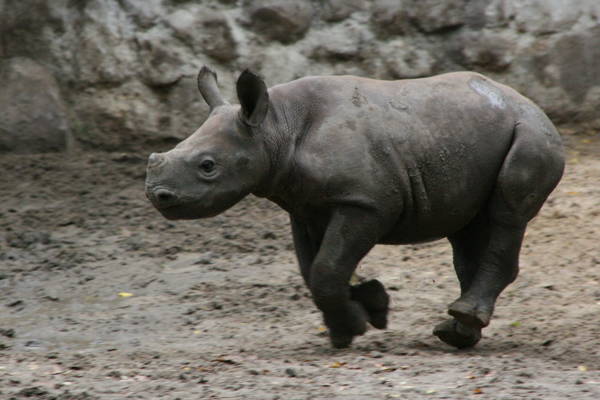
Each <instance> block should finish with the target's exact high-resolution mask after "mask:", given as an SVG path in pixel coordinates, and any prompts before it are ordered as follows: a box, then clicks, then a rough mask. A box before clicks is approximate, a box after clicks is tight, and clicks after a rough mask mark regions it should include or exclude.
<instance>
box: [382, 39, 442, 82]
mask: <svg viewBox="0 0 600 400" xmlns="http://www.w3.org/2000/svg"><path fill="white" fill-rule="evenodd" d="M379 56H380V57H381V60H382V61H383V65H384V70H383V71H382V74H384V75H385V77H386V78H388V79H406V78H418V77H423V76H427V75H431V73H432V72H433V70H434V65H435V59H434V58H433V56H432V55H431V53H430V52H428V51H427V50H425V49H422V48H419V47H417V46H415V45H411V44H409V43H407V42H406V41H404V40H402V39H397V40H393V41H391V42H388V43H387V44H386V45H385V46H382V47H381V48H380V50H379Z"/></svg>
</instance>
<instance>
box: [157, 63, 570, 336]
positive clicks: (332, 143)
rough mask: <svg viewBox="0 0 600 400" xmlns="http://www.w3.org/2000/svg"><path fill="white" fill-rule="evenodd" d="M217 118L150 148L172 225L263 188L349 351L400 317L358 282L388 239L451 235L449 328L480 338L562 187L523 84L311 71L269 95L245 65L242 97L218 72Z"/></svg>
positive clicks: (209, 88) (443, 331)
mask: <svg viewBox="0 0 600 400" xmlns="http://www.w3.org/2000/svg"><path fill="white" fill-rule="evenodd" d="M198 87H199V89H200V93H201V94H202V96H203V97H204V99H205V100H206V102H207V103H208V105H209V107H210V115H209V117H208V119H207V120H206V122H204V124H203V125H202V126H201V127H200V128H198V130H197V131H196V132H194V133H193V134H192V135H191V136H190V137H188V138H187V139H185V140H184V141H182V142H181V143H179V144H178V145H177V146H176V147H175V148H174V149H172V150H170V151H168V152H166V153H161V154H156V153H154V154H151V155H150V158H149V160H148V169H147V178H146V193H147V196H148V198H149V199H150V200H151V201H152V204H153V205H154V206H155V207H156V208H157V209H158V210H159V211H160V212H161V213H162V215H163V216H165V217H166V218H168V219H194V218H206V217H212V216H215V215H217V214H219V213H221V212H223V211H225V210H227V209H228V208H230V207H231V206H233V205H234V204H236V203H237V202H238V201H240V200H241V199H242V198H244V196H246V195H248V194H249V193H253V194H254V195H256V196H259V197H266V198H267V199H269V200H271V201H273V202H275V203H277V204H278V205H279V206H280V207H281V208H283V209H284V210H285V211H287V212H288V213H289V215H290V220H291V227H292V235H293V239H294V245H295V248H296V254H297V257H298V262H299V264H300V271H301V273H302V277H303V278H304V281H305V283H306V285H307V286H308V288H309V289H310V292H311V294H312V298H313V300H314V302H315V304H316V305H317V307H318V308H319V309H320V310H321V311H322V313H323V317H324V321H325V324H326V325H327V327H328V329H329V335H330V339H331V343H332V344H333V346H334V347H338V348H341V347H347V346H349V345H350V344H351V342H352V339H353V338H354V337H355V336H357V335H362V334H363V333H364V332H365V331H366V329H367V322H368V323H370V324H371V325H373V326H374V327H376V328H379V329H383V328H385V327H386V325H387V313H388V305H389V297H388V295H387V293H386V291H385V289H384V287H383V285H382V284H381V283H380V282H379V281H377V280H370V281H367V282H363V283H362V284H358V285H355V286H351V285H350V284H349V281H350V277H351V276H352V274H353V271H354V270H355V268H356V266H357V264H358V263H359V261H360V260H361V259H362V258H363V257H364V256H365V255H366V254H367V253H368V252H369V250H371V249H372V248H373V246H375V245H376V244H378V243H382V244H408V243H420V242H426V241H432V240H437V239H440V238H444V237H445V238H448V240H449V241H450V243H451V245H452V249H453V252H454V268H455V270H456V274H457V275H458V280H459V281H460V296H459V297H458V299H457V300H456V301H454V302H453V303H452V304H450V306H449V307H448V314H450V316H451V318H450V319H448V320H447V321H445V322H442V323H441V324H439V325H437V326H436V327H435V329H434V334H435V335H437V336H438V337H439V338H440V339H441V340H443V341H444V342H446V343H448V344H450V345H452V346H456V347H459V348H460V347H469V346H473V345H475V344H476V343H477V342H478V341H479V339H480V338H481V329H482V328H483V327H485V326H487V325H488V324H489V322H490V318H491V316H492V312H493V311H494V304H495V302H496V298H497V297H498V295H499V294H500V292H502V290H503V289H504V288H506V286H507V285H508V284H509V283H511V282H512V281H513V280H514V279H515V278H516V276H517V273H518V270H519V267H518V262H519V251H520V247H521V242H522V240H523V235H524V233H525V228H526V226H527V223H528V222H529V221H530V220H531V219H532V218H533V217H534V216H535V215H536V214H537V212H538V211H539V210H540V208H541V207H542V204H543V203H544V201H545V200H546V198H547V197H548V195H549V193H550V192H551V191H552V190H553V189H554V187H555V186H556V184H557V183H558V181H559V180H560V178H561V176H562V173H563V167H564V159H563V150H562V145H561V139H560V136H559V134H558V133H557V131H556V129H555V128H554V126H553V125H552V123H551V122H550V120H549V119H548V118H547V117H546V115H545V114H544V113H543V112H542V111H541V110H540V109H539V108H538V107H537V106H536V105H535V104H534V103H532V102H531V101H530V100H528V99H527V98H525V97H523V96H521V95H520V94H519V93H517V92H516V91H514V90H512V89H511V88H509V87H506V86H504V85H501V84H499V83H497V82H494V81H492V80H491V79H489V78H486V77H485V76H482V75H480V74H477V73H472V72H455V73H448V74H443V75H438V76H433V77H430V78H423V79H407V80H398V81H381V80H374V79H366V78H359V77H355V76H312V77H306V78H302V79H298V80H295V81H293V82H289V83H285V84H281V85H277V86H274V87H272V88H270V89H267V87H266V86H265V83H264V81H263V80H262V79H261V78H260V77H258V76H257V75H255V74H253V73H252V72H250V71H244V72H242V74H241V75H240V76H239V79H238V81H237V86H236V88H237V96H238V99H239V102H240V104H239V105H231V104H229V103H228V102H227V101H225V100H224V99H223V97H222V95H221V94H220V93H219V90H218V88H217V81H216V74H215V73H214V72H213V71H211V70H210V69H208V68H206V67H204V68H202V69H201V70H200V73H199V75H198Z"/></svg>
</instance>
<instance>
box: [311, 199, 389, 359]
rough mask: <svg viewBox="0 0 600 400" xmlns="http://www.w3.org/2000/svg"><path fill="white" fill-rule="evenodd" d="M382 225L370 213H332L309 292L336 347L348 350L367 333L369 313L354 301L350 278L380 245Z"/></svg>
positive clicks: (346, 210)
mask: <svg viewBox="0 0 600 400" xmlns="http://www.w3.org/2000/svg"><path fill="white" fill-rule="evenodd" d="M381 225H382V224H381V222H380V221H379V220H378V218H377V217H376V216H375V215H374V214H373V213H371V212H368V211H365V210H362V209H358V208H353V207H347V208H340V209H337V210H335V211H334V212H333V214H332V217H331V219H330V221H329V224H328V226H327V229H326V231H325V235H324V237H323V241H322V243H321V247H320V248H319V251H318V253H317V255H316V257H315V260H314V262H313V265H312V268H311V274H310V290H311V293H312V296H313V300H314V302H315V304H316V305H317V307H318V308H319V309H320V310H321V311H322V312H323V318H324V320H325V325H327V327H328V328H329V335H330V339H331V343H332V345H333V346H334V347H337V348H343V347H348V346H349V345H350V344H351V343H352V339H353V338H354V336H357V335H362V334H364V333H365V332H366V330H367V325H366V323H367V321H368V320H369V313H368V310H367V309H366V308H365V307H364V306H363V304H362V303H361V302H359V301H355V300H353V299H352V296H351V290H350V285H349V280H350V277H351V276H352V273H353V272H354V270H355V269H356V266H357V265H358V262H359V261H360V260H361V259H362V258H363V257H364V256H365V255H366V254H367V253H368V252H369V250H371V249H372V248H373V246H374V245H375V244H376V243H377V239H378V237H379V232H380V229H381Z"/></svg>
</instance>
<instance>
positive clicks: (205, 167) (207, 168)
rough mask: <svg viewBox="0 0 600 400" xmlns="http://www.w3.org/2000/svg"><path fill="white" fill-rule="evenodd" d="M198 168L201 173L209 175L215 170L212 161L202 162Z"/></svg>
mask: <svg viewBox="0 0 600 400" xmlns="http://www.w3.org/2000/svg"><path fill="white" fill-rule="evenodd" d="M200 168H201V169H202V171H203V172H205V173H207V174H209V173H211V172H213V171H214V170H215V162H214V161H213V160H204V161H202V162H201V163H200Z"/></svg>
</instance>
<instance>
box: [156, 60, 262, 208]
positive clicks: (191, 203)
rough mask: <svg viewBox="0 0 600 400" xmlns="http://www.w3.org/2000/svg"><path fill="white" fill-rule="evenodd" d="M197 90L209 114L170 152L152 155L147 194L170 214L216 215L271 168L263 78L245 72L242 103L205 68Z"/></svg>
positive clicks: (241, 82)
mask: <svg viewBox="0 0 600 400" xmlns="http://www.w3.org/2000/svg"><path fill="white" fill-rule="evenodd" d="M198 89H199V90H200V93H201V94H202V97H203V98H204V100H205V101H206V103H207V104H208V106H209V107H210V114H209V116H208V119H207V120H206V121H205V122H204V124H202V126H200V128H198V129H197V130H196V131H195V132H194V133H193V134H192V135H190V136H189V137H188V138H187V139H185V140H183V141H182V142H180V143H179V144H177V145H176V146H175V147H174V148H173V149H171V150H170V151H167V152H165V153H152V154H151V155H150V157H149V158H148V166H147V171H146V196H147V197H148V199H149V200H150V201H151V202H152V204H153V205H154V207H156V208H157V209H158V210H159V211H160V213H161V214H162V215H163V216H165V217H166V218H168V219H196V218H205V217H212V216H215V215H217V214H219V213H221V212H223V211H225V210H227V209H228V208H230V207H231V206H233V205H234V204H235V203H237V202H238V201H240V200H241V199H242V198H244V197H245V196H246V195H248V194H249V193H251V192H252V191H253V190H254V189H256V188H257V187H258V186H259V185H260V184H261V182H262V181H263V180H264V179H265V178H266V175H267V174H268V171H269V156H268V154H267V152H266V150H265V148H264V144H263V137H262V135H261V134H260V131H261V129H262V127H261V125H262V124H263V122H264V121H265V118H266V116H267V112H268V109H269V95H268V93H267V88H266V86H265V83H264V81H263V80H262V79H260V78H259V77H258V76H256V75H255V74H253V73H252V72H250V71H248V70H246V71H244V72H243V73H242V74H241V75H240V77H239V78H238V81H237V85H236V89H237V95H238V99H239V101H240V105H231V104H229V103H228V102H227V101H225V100H224V99H223V96H222V95H221V93H220V92H219V89H218V87H217V76H216V74H215V72H213V71H212V70H210V69H209V68H207V67H202V69H201V70H200V72H199V74H198Z"/></svg>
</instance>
